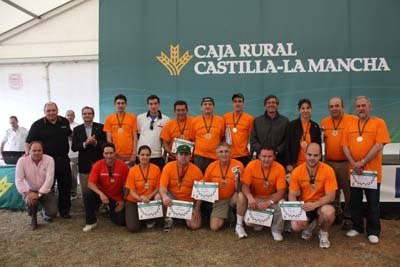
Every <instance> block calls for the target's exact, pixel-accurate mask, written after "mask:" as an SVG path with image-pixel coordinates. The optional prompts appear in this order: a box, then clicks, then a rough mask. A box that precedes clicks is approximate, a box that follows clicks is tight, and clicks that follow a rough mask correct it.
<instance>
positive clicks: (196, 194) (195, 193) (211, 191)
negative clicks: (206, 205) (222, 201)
mask: <svg viewBox="0 0 400 267" xmlns="http://www.w3.org/2000/svg"><path fill="white" fill-rule="evenodd" d="M192 198H194V199H196V200H203V201H207V202H211V203H214V202H215V201H216V200H218V199H219V198H218V183H208V182H198V181H195V182H194V184H193V189H192Z"/></svg>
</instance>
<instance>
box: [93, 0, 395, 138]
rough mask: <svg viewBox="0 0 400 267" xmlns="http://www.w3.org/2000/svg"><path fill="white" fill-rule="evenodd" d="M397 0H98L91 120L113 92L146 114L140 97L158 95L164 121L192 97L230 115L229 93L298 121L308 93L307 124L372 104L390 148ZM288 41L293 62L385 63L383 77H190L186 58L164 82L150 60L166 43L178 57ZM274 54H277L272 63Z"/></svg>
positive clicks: (251, 108) (194, 103)
mask: <svg viewBox="0 0 400 267" xmlns="http://www.w3.org/2000/svg"><path fill="white" fill-rule="evenodd" d="M399 14H400V1H396V0H380V1H378V0H337V1H329V0H301V1H290V0H280V1H273V0H265V1H262V0H247V1H242V0H218V1H211V0H203V1H195V0H181V1H178V0H135V1H129V0H119V1H105V0H103V1H100V75H99V76H100V113H101V114H100V115H101V120H104V118H105V116H106V114H108V113H110V112H112V111H113V110H114V108H113V98H114V96H115V95H116V94H118V93H123V94H125V95H127V97H128V110H129V111H131V112H134V113H136V114H138V113H142V112H145V111H146V97H147V96H148V95H149V94H157V95H158V96H159V97H160V98H161V110H162V111H163V112H165V113H167V114H168V115H170V116H172V109H173V103H174V102H175V100H177V99H184V100H186V101H187V102H188V103H189V108H190V113H191V114H193V115H195V114H199V112H200V100H201V98H202V97H204V96H211V97H214V98H215V100H216V112H217V113H219V114H223V113H224V112H227V111H229V110H230V109H231V101H230V99H231V95H232V93H234V92H242V93H244V95H245V97H246V110H247V112H249V113H250V114H252V115H254V116H258V115H260V114H262V113H263V111H264V108H263V99H264V97H265V96H266V95H268V94H276V95H277V96H278V97H279V98H280V100H281V104H280V111H281V113H282V114H285V115H287V116H288V117H289V118H290V119H294V118H295V117H297V116H298V111H297V101H298V100H299V98H302V97H308V98H310V99H311V101H312V103H313V119H314V120H316V121H318V122H319V121H320V119H322V118H323V117H325V116H327V115H328V111H327V100H328V99H329V98H330V97H332V96H340V97H342V98H344V100H345V106H346V110H347V111H349V112H353V104H352V101H353V99H354V97H355V96H358V95H367V96H369V97H370V98H371V99H372V103H373V114H375V115H377V116H380V117H383V118H384V119H385V120H386V122H387V124H388V126H389V129H390V132H391V137H392V142H400V129H399V119H398V117H399V110H400V109H399V107H398V104H399V102H400V91H399V89H400V71H399V69H400V52H399V51H400V49H399V48H400V27H399V25H400V16H399ZM240 43H274V44H275V43H294V48H295V49H296V50H297V51H298V55H297V57H296V58H299V59H306V58H315V59H319V58H346V57H352V58H354V57H361V58H363V57H385V58H386V60H387V63H388V65H389V67H390V69H391V71H389V72H339V73H332V72H330V73H297V74H288V73H277V74H235V75H230V74H224V75H203V76H201V75H198V74H196V73H195V72H194V70H193V66H194V64H195V62H196V61H198V60H197V59H196V60H195V59H194V58H193V59H192V60H191V61H190V62H189V63H188V65H186V66H185V67H184V68H183V70H182V73H181V75H180V76H170V74H169V73H168V71H167V70H166V69H165V68H164V67H163V66H162V65H161V64H160V63H159V62H158V61H157V60H156V56H158V55H160V52H161V51H164V52H165V53H166V54H167V55H169V46H170V45H171V44H172V45H175V44H179V45H180V48H181V54H183V52H184V51H186V50H189V52H190V54H193V48H194V47H196V46H197V45H199V44H204V45H209V44H214V45H217V44H232V45H234V46H236V45H238V44H240ZM281 59H282V58H280V60H281Z"/></svg>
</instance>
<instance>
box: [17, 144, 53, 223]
mask: <svg viewBox="0 0 400 267" xmlns="http://www.w3.org/2000/svg"><path fill="white" fill-rule="evenodd" d="M53 183H54V160H53V158H52V157H50V156H48V155H45V154H43V145H42V143H41V142H39V141H33V142H32V143H31V144H30V148H29V156H27V157H21V158H20V159H19V160H18V162H17V167H16V171H15V186H16V187H17V190H18V192H19V193H20V194H21V195H22V197H23V198H24V200H25V203H26V206H27V208H28V214H29V216H31V217H32V221H31V228H32V230H35V229H36V228H37V227H38V222H37V217H36V216H37V215H36V214H37V211H38V208H39V204H41V205H42V206H43V208H42V209H41V211H40V214H41V215H42V217H43V219H44V221H45V222H46V223H49V222H51V220H52V218H53V217H55V216H56V215H57V198H56V196H55V195H54V190H53V189H52V187H53Z"/></svg>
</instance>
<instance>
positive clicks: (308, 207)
mask: <svg viewBox="0 0 400 267" xmlns="http://www.w3.org/2000/svg"><path fill="white" fill-rule="evenodd" d="M316 208H318V207H317V205H316V204H315V202H307V203H304V204H303V210H304V211H305V212H309V211H313V210H315V209H316Z"/></svg>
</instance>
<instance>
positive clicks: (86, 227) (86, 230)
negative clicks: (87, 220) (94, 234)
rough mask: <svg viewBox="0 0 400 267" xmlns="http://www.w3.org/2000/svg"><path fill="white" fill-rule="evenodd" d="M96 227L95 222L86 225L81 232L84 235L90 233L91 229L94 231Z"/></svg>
mask: <svg viewBox="0 0 400 267" xmlns="http://www.w3.org/2000/svg"><path fill="white" fill-rule="evenodd" d="M96 227H97V222H95V223H93V224H86V225H85V227H83V229H82V231H84V232H85V233H87V232H90V231H92V230H93V229H95V228H96Z"/></svg>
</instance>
